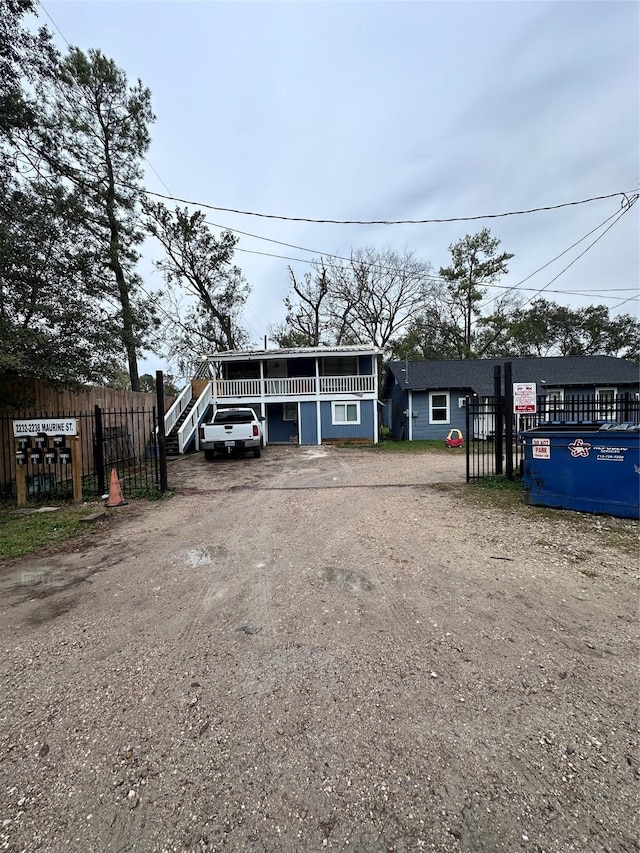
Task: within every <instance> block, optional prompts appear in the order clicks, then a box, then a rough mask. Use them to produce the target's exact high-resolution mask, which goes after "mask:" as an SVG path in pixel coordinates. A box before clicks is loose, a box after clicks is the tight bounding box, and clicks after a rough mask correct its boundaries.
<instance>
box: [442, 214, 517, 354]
mask: <svg viewBox="0 0 640 853" xmlns="http://www.w3.org/2000/svg"><path fill="white" fill-rule="evenodd" d="M499 245H500V240H498V239H497V238H495V237H492V236H491V232H490V231H489V229H488V228H483V229H482V230H481V231H479V232H478V233H477V234H473V235H472V234H467V235H466V237H463V238H462V239H461V240H458V242H457V243H454V244H453V245H451V246H449V251H450V252H451V265H450V266H448V267H441V268H440V275H441V276H442V277H443V279H445V281H446V282H447V286H446V290H445V294H444V302H445V305H446V315H445V318H446V324H447V327H448V328H449V330H450V332H453V331H455V332H456V335H455V338H457V349H458V355H457V357H458V358H473V357H474V356H475V351H474V335H473V322H474V320H475V319H477V318H478V317H479V315H480V303H481V301H482V299H483V298H484V297H485V295H486V292H487V287H488V286H489V285H491V284H495V283H496V281H498V279H499V278H500V277H501V276H502V275H504V274H505V273H507V272H508V268H507V261H509V260H510V259H511V258H512V257H513V255H511V254H509V253H508V252H501V253H500V254H498V247H499Z"/></svg>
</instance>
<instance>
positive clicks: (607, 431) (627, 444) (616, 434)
mask: <svg viewBox="0 0 640 853" xmlns="http://www.w3.org/2000/svg"><path fill="white" fill-rule="evenodd" d="M522 440H523V442H524V466H523V472H522V473H523V482H524V486H525V488H526V489H528V490H529V503H530V504H534V505H536V506H548V507H559V508H562V509H573V510H578V511H579V512H595V513H601V514H603V515H617V516H622V517H623V518H638V516H639V515H640V425H638V424H632V423H625V424H604V425H602V426H598V424H596V423H593V424H571V423H562V424H549V425H546V426H539V427H537V428H536V429H533V430H528V431H527V432H524V433H522Z"/></svg>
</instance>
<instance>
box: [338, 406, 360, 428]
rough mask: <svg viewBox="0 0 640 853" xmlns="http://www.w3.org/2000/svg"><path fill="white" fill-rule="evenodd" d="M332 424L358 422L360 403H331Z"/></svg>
mask: <svg viewBox="0 0 640 853" xmlns="http://www.w3.org/2000/svg"><path fill="white" fill-rule="evenodd" d="M331 423H332V424H359V423H360V403H332V404H331Z"/></svg>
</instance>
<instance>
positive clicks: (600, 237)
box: [521, 196, 638, 308]
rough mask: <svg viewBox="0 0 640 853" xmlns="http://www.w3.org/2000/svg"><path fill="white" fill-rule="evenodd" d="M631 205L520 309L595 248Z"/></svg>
mask: <svg viewBox="0 0 640 853" xmlns="http://www.w3.org/2000/svg"><path fill="white" fill-rule="evenodd" d="M637 198H638V197H637V196H636V199H635V200H636V201H637ZM633 204H635V201H634V202H632V204H631V205H629V206H627V207H625V208H623V210H622V211H620V213H619V214H618V215H617V217H616V218H615V219H614V220H613V222H612V223H611V224H610V225H609V226H608V227H607V228H605V229H604V231H603V232H602V234H599V235H598V236H597V237H596V239H595V240H594V241H593V242H591V243H589V245H588V246H587V247H586V249H583V250H582V252H580V254H579V255H577V257H575V258H574V259H573V260H572V261H571V263H569V264H567V266H566V267H565V268H564V269H561V270H560V272H559V273H558V274H557V275H555V276H554V277H553V278H552V279H551V281H550V282H548V284H545V286H544V287H542V288H540V290H538V292H537V293H534V295H533V296H531V297H530V298H529V299H527V301H526V302H525V303H524V305H522V306H521V307H522V308H524V307H525V306H526V305H528V304H529V303H530V302H531V301H532V300H533V299H534V298H535V296H537V295H539V294H540V293H542V292H543V291H545V290H546V289H547V288H548V287H549V285H551V284H553V282H554V281H557V279H559V278H560V276H561V275H562V274H563V273H565V272H566V271H567V270H568V269H569V267H572V266H573V265H574V264H575V263H576V261H579V260H580V258H581V257H582V256H583V255H585V254H586V253H587V252H588V251H589V249H591V248H592V247H593V246H595V244H596V243H598V242H599V241H600V240H602V238H603V237H604V235H605V234H606V233H607V231H610V230H611V229H612V228H613V226H614V225H616V224H617V223H618V222H619V221H620V220H621V219H622V217H623V216H624V215H625V213H628V212H629V210H631V207H632V206H633Z"/></svg>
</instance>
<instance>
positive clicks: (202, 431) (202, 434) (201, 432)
mask: <svg viewBox="0 0 640 853" xmlns="http://www.w3.org/2000/svg"><path fill="white" fill-rule="evenodd" d="M200 441H204V427H203V426H201V427H200Z"/></svg>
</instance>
